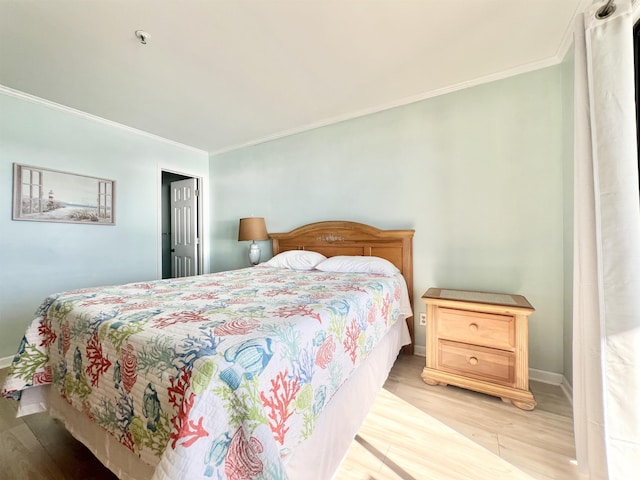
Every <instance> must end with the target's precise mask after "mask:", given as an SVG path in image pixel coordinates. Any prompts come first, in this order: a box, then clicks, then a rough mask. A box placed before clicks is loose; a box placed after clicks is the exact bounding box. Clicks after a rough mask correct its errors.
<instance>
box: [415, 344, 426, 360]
mask: <svg viewBox="0 0 640 480" xmlns="http://www.w3.org/2000/svg"><path fill="white" fill-rule="evenodd" d="M413 354H414V355H418V356H419V357H426V356H427V347H423V346H422V345H414V346H413Z"/></svg>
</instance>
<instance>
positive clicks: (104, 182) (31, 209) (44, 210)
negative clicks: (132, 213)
mask: <svg viewBox="0 0 640 480" xmlns="http://www.w3.org/2000/svg"><path fill="white" fill-rule="evenodd" d="M115 190H116V182H115V181H114V180H108V179H105V178H100V177H91V176H89V175H82V174H78V173H71V172H63V171H60V170H52V169H50V168H44V167H36V166H33V165H23V164H19V163H14V164H13V217H12V218H13V220H24V221H30V222H63V223H80V224H90V225H115V223H116V220H115V194H116V191H115Z"/></svg>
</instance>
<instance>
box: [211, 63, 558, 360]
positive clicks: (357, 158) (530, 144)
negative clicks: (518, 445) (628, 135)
mask: <svg viewBox="0 0 640 480" xmlns="http://www.w3.org/2000/svg"><path fill="white" fill-rule="evenodd" d="M561 95H562V69H561V67H560V66H556V67H551V68H547V69H544V70H539V71H536V72H533V73H528V74H524V75H520V76H517V77H513V78H509V79H506V80H502V81H498V82H494V83H490V84H485V85H481V86H478V87H474V88H470V89H466V90H462V91H459V92H455V93H451V94H448V95H444V96H440V97H436V98H433V99H428V100H425V101H422V102H418V103H414V104H411V105H407V106H403V107H399V108H395V109H392V110H388V111H385V112H381V113H377V114H373V115H368V116H365V117H361V118H357V119H354V120H350V121H345V122H342V123H339V124H335V125H331V126H327V127H323V128H319V129H315V130H312V131H308V132H304V133H300V134H297V135H292V136H289V137H285V138H282V139H278V140H274V141H270V142H267V143H263V144H260V145H256V146H253V147H247V148H243V149H240V150H237V151H233V152H229V153H226V154H221V155H217V156H213V157H212V158H211V162H210V169H211V184H212V204H211V209H212V245H213V249H212V252H211V255H212V257H211V266H212V270H214V271H219V270H224V269H229V268H237V267H243V266H246V265H247V260H246V248H247V245H246V244H245V243H242V244H240V243H238V242H237V241H236V238H237V228H238V219H239V218H240V217H243V216H252V215H255V216H264V217H265V218H266V222H267V227H268V229H269V231H271V232H282V231H288V230H290V229H292V228H294V227H297V226H300V225H302V224H306V223H309V222H315V221H320V220H352V221H357V222H362V223H368V224H371V225H374V226H377V227H379V228H401V229H404V228H415V230H416V233H415V238H414V284H415V290H414V298H415V302H414V311H415V312H416V313H418V312H421V311H424V306H423V304H422V302H421V301H420V296H421V295H422V294H423V293H424V291H425V290H427V289H428V288H429V287H435V286H439V287H449V288H464V289H477V290H488V291H498V292H510V293H519V294H523V295H525V296H526V297H527V298H528V299H529V301H530V302H531V303H532V304H533V305H534V307H535V308H536V312H535V313H534V314H533V316H532V317H531V321H530V342H529V344H530V366H531V367H532V368H536V369H540V370H545V371H550V372H558V373H561V372H562V371H563V314H564V300H563V285H564V283H563V267H564V263H563V155H564V154H565V151H564V150H563V101H562V98H561ZM263 247H264V248H265V249H267V250H268V248H269V246H268V242H263ZM416 344H417V345H419V346H422V347H424V345H425V329H424V327H420V326H416Z"/></svg>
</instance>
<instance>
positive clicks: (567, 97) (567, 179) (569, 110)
mask: <svg viewBox="0 0 640 480" xmlns="http://www.w3.org/2000/svg"><path fill="white" fill-rule="evenodd" d="M573 58H574V57H573V49H571V50H570V51H569V53H568V55H567V58H565V60H564V62H563V63H562V65H561V68H562V111H563V129H564V130H563V131H564V135H563V136H564V139H565V141H564V153H563V157H564V172H563V174H564V175H563V180H564V182H563V193H564V196H563V199H564V202H563V205H564V322H563V325H562V327H563V356H564V358H563V365H564V368H563V370H562V373H563V375H564V378H565V379H566V380H567V381H568V382H569V384H571V385H573V358H572V355H573V123H574V122H573V115H574V109H573V80H574V73H573V72H574V60H573Z"/></svg>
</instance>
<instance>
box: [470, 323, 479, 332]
mask: <svg viewBox="0 0 640 480" xmlns="http://www.w3.org/2000/svg"><path fill="white" fill-rule="evenodd" d="M469 330H471V331H472V332H477V331H478V324H477V323H470V324H469Z"/></svg>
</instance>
